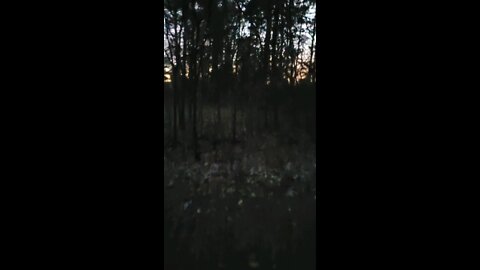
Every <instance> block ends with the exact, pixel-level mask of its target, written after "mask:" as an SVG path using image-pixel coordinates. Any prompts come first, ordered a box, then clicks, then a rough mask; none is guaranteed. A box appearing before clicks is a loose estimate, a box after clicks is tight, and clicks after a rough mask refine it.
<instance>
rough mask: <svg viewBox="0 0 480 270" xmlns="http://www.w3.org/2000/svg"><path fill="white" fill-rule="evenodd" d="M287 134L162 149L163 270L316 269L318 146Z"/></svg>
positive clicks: (297, 134) (302, 136) (298, 133)
mask: <svg viewBox="0 0 480 270" xmlns="http://www.w3.org/2000/svg"><path fill="white" fill-rule="evenodd" d="M288 134H289V135H288V136H287V135H285V134H281V133H278V132H277V133H275V132H270V133H263V134H255V135H254V136H249V137H248V136H245V137H242V140H240V142H238V143H236V144H232V143H231V142H230V141H228V140H225V141H220V142H216V143H212V142H211V141H209V140H207V139H204V140H201V141H200V150H201V153H202V159H201V161H200V162H198V161H194V160H193V159H192V158H191V155H190V152H189V148H188V147H182V146H181V145H180V146H177V147H176V148H172V147H169V146H168V144H167V143H165V145H166V150H165V152H164V203H165V204H164V219H165V231H164V237H165V242H164V250H165V251H164V252H165V254H164V255H165V264H164V267H165V269H314V268H315V252H316V251H315V250H316V248H315V242H316V240H315V237H316V236H315V226H316V216H315V204H316V169H317V168H316V160H315V143H314V142H313V141H312V140H310V139H308V136H306V135H305V134H303V132H301V131H293V130H290V132H288ZM292 138H294V139H292Z"/></svg>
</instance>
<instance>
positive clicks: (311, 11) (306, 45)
mask: <svg viewBox="0 0 480 270" xmlns="http://www.w3.org/2000/svg"><path fill="white" fill-rule="evenodd" d="M315 12H316V10H315V6H312V7H310V8H309V10H308V11H307V14H306V17H308V18H310V19H313V18H314V17H315ZM164 24H165V19H164ZM302 28H303V30H304V31H305V32H304V33H305V35H304V38H305V43H304V48H305V49H304V51H303V54H302V55H301V58H302V59H308V58H309V57H310V50H309V46H310V45H311V42H312V39H311V36H310V35H308V34H307V33H306V31H307V26H306V25H302ZM248 33H249V30H248V27H247V26H246V27H244V31H243V32H242V36H246V35H248ZM163 37H164V49H167V48H168V43H167V40H166V35H165V33H164V36H163ZM315 39H316V37H315ZM315 42H316V40H315ZM164 57H165V61H164V63H165V64H167V65H168V60H167V57H166V55H165V52H164ZM166 76H167V77H168V78H167V79H166V80H165V82H170V79H169V78H170V76H169V74H166Z"/></svg>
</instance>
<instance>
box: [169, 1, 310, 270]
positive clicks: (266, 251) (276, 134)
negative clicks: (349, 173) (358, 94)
mask: <svg viewBox="0 0 480 270" xmlns="http://www.w3.org/2000/svg"><path fill="white" fill-rule="evenodd" d="M163 36H164V48H163V50H164V75H163V76H164V88H163V90H162V91H163V96H164V108H163V110H164V119H163V123H164V149H165V150H164V157H163V160H164V239H165V240H164V267H165V269H250V268H252V269H315V265H316V259H315V256H316V244H315V243H316V239H315V238H316V231H315V226H316V214H315V209H316V206H315V205H316V170H317V167H316V166H317V165H316V91H318V90H317V89H316V79H317V76H316V66H317V62H316V58H317V57H316V56H317V49H316V48H317V46H316V45H317V27H316V1H314V0H313V1H312V0H308V1H307V0H278V1H274V0H164V18H163Z"/></svg>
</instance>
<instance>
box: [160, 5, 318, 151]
mask: <svg viewBox="0 0 480 270" xmlns="http://www.w3.org/2000/svg"><path fill="white" fill-rule="evenodd" d="M315 5H316V3H315V1H312V0H308V1H307V0H278V1H274V0H164V40H165V45H164V57H165V63H164V64H165V68H166V69H165V70H166V73H167V74H166V76H165V78H168V79H169V80H170V83H169V84H170V87H171V89H170V91H169V92H170V93H171V94H172V96H171V102H170V103H171V106H170V107H169V108H171V109H170V110H169V112H171V117H170V121H169V123H170V124H171V125H169V128H171V131H172V136H171V142H172V146H176V145H178V143H179V142H180V140H179V134H184V133H186V132H188V133H189V135H190V136H188V137H189V142H188V143H190V144H191V146H192V153H193V155H194V157H195V158H196V159H200V151H199V146H198V141H199V136H200V135H201V133H202V132H199V129H202V128H203V127H204V126H205V122H206V121H205V119H206V118H207V117H206V114H213V117H211V118H209V119H213V120H212V122H213V123H214V124H215V125H214V126H213V127H214V128H215V129H216V130H220V129H221V123H224V122H225V120H227V119H228V120H227V122H228V123H229V125H228V134H229V135H228V136H229V138H230V139H231V140H232V141H233V142H236V141H237V140H238V139H239V138H238V137H239V130H238V128H239V126H238V122H239V119H238V118H239V113H240V112H242V113H243V114H242V115H243V116H242V117H243V118H244V120H243V122H244V123H246V124H247V125H248V127H249V128H248V129H249V131H250V132H254V131H255V130H261V129H263V130H266V129H275V128H278V127H279V126H280V125H281V123H282V122H284V121H286V119H287V118H288V119H290V120H291V123H293V124H295V123H297V124H298V123H301V122H302V121H303V122H305V123H306V124H305V125H304V127H305V128H306V129H307V130H308V129H309V130H310V132H315V131H314V129H315V127H314V113H315V112H314V106H315V105H314V103H313V104H312V101H313V102H314V95H315V91H314V88H315V86H314V85H315V83H316V81H315V79H316V78H315V77H316V76H315V71H316V70H315V67H316V60H315V59H316V53H317V52H316V50H315V44H316V39H317V37H316V15H315V12H314V10H315ZM312 11H313V12H312ZM165 92H167V90H165ZM206 108H212V110H207V109H206ZM225 108H228V110H227V113H226V112H225ZM282 115H283V116H282ZM260 119H261V120H260ZM312 125H313V127H312ZM312 129H313V131H312Z"/></svg>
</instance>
